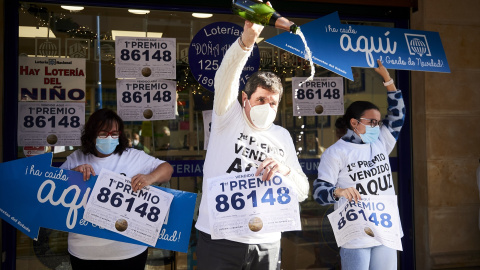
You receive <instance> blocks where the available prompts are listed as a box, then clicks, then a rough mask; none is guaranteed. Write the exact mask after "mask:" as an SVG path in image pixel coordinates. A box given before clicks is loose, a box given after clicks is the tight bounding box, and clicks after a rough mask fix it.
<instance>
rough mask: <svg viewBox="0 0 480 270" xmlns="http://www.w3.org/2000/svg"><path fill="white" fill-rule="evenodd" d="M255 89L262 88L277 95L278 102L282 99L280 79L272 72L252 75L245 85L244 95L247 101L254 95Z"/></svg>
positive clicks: (258, 72)
mask: <svg viewBox="0 0 480 270" xmlns="http://www.w3.org/2000/svg"><path fill="white" fill-rule="evenodd" d="M257 87H261V88H264V89H266V90H268V91H270V92H272V93H278V94H279V95H280V97H279V99H278V101H280V100H281V99H282V95H283V85H282V80H281V79H280V77H278V76H277V75H275V74H274V73H272V72H267V71H257V72H255V73H253V74H252V76H251V77H250V78H249V79H248V81H247V84H246V85H245V93H246V94H247V97H248V99H250V97H251V96H252V94H253V93H255V90H257Z"/></svg>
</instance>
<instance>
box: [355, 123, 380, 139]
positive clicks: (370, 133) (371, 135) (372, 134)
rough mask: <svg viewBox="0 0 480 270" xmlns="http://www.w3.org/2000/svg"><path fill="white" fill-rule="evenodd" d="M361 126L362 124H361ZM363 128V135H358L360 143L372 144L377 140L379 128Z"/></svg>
mask: <svg viewBox="0 0 480 270" xmlns="http://www.w3.org/2000/svg"><path fill="white" fill-rule="evenodd" d="M361 124H362V125H363V123H361ZM364 126H365V134H359V135H360V138H362V141H363V142H364V143H373V142H375V141H376V140H378V137H379V136H380V127H379V126H376V127H373V128H372V127H371V126H367V125H364Z"/></svg>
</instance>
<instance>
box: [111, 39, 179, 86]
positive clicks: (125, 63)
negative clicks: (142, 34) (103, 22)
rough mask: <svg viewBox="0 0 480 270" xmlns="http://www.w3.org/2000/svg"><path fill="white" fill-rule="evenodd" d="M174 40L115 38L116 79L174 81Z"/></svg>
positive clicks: (175, 64)
mask: <svg viewBox="0 0 480 270" xmlns="http://www.w3.org/2000/svg"><path fill="white" fill-rule="evenodd" d="M176 55H177V53H176V40H175V39H174V38H137V37H116V38H115V77H116V78H158V79H173V80H175V79H176V68H177V61H176Z"/></svg>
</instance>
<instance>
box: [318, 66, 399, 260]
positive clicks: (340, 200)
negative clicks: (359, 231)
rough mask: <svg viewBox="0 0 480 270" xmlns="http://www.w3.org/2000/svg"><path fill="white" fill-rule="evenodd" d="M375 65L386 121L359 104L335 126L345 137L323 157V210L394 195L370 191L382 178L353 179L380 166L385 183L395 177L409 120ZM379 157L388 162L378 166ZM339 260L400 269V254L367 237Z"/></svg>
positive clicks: (345, 248) (390, 189) (383, 188)
mask: <svg viewBox="0 0 480 270" xmlns="http://www.w3.org/2000/svg"><path fill="white" fill-rule="evenodd" d="M377 63H378V68H375V71H376V72H377V73H378V74H380V76H382V78H383V81H384V85H385V87H386V88H387V101H388V115H387V116H386V118H385V119H383V120H382V119H381V114H380V110H379V108H378V107H377V106H376V105H375V104H373V103H371V102H368V101H356V102H353V103H352V104H351V105H350V106H349V107H348V108H347V110H346V112H345V115H343V117H341V118H339V120H337V122H336V123H335V127H336V128H339V129H341V128H346V134H345V135H344V136H343V137H342V138H341V139H339V140H338V141H337V142H336V143H334V144H333V145H332V146H330V147H329V148H328V149H327V150H326V151H325V152H324V153H323V154H322V158H321V160H320V163H319V166H318V178H317V180H315V182H314V183H313V189H314V191H313V197H314V199H315V200H316V201H317V202H318V203H320V204H321V205H327V204H333V203H335V209H337V208H338V207H339V206H340V205H343V204H344V203H345V202H346V201H347V200H348V201H355V202H358V200H360V199H361V195H395V189H394V186H393V184H391V185H390V184H386V183H385V184H383V183H382V184H380V187H379V188H378V189H376V190H372V189H370V186H369V184H370V182H371V181H376V180H378V178H379V175H378V174H375V173H371V174H367V173H365V174H362V176H363V177H362V178H361V179H360V178H358V179H356V178H355V177H352V175H353V176H354V175H356V173H358V174H361V173H362V171H365V170H368V171H370V170H375V167H377V166H379V164H380V163H384V164H385V166H384V168H387V169H386V171H384V172H382V175H383V176H384V177H383V179H384V180H385V179H386V178H390V177H391V175H392V173H391V171H390V162H389V159H388V155H389V154H390V152H391V151H392V150H393V148H394V146H395V143H396V141H397V139H398V135H399V133H400V129H401V128H402V125H403V123H404V119H405V105H404V102H403V98H402V92H401V91H399V90H397V89H396V87H395V85H394V84H393V80H392V79H391V78H390V75H389V73H388V71H387V69H386V68H385V67H384V66H383V65H382V63H381V62H380V61H379V60H378V61H377ZM379 156H382V157H386V158H383V159H382V161H378V160H379V158H378V157H379ZM373 161H375V162H373ZM377 161H378V162H377ZM359 162H361V164H367V165H365V166H362V168H360V166H355V164H358V163H359ZM390 180H391V179H390ZM385 181H386V180H385ZM391 182H392V181H390V182H389V183H391ZM340 256H341V262H342V269H343V270H349V269H356V270H357V269H360V270H363V269H365V270H368V269H370V270H372V269H382V270H383V269H386V270H390V269H397V253H396V250H394V249H391V248H389V247H386V246H384V245H382V244H381V243H380V242H378V241H377V240H375V239H374V238H373V237H370V236H368V235H365V237H362V238H359V239H354V240H351V241H349V242H347V243H345V244H344V245H342V246H341V249H340Z"/></svg>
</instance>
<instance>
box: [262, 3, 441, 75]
mask: <svg viewBox="0 0 480 270" xmlns="http://www.w3.org/2000/svg"><path fill="white" fill-rule="evenodd" d="M300 30H301V32H302V33H303V35H304V36H305V40H306V42H307V46H308V47H309V48H310V50H311V52H312V59H313V62H314V63H315V64H318V65H320V66H322V67H324V68H326V69H328V70H330V71H332V72H335V73H337V74H339V75H341V76H343V77H345V78H347V79H350V80H352V81H353V74H352V69H351V68H352V67H364V68H373V67H375V65H376V59H380V60H381V61H382V63H383V65H384V66H385V67H386V68H387V69H402V70H417V71H431V72H450V68H449V66H448V62H447V57H446V56H445V51H444V50H443V46H442V42H441V40H440V35H439V34H438V33H437V32H428V31H419V30H411V29H400V28H388V27H375V26H363V25H348V24H341V23H340V18H339V17H338V13H337V12H335V13H332V14H329V15H327V16H324V17H322V18H320V19H317V20H315V21H312V22H309V23H306V24H304V25H302V26H301V27H300ZM265 41H266V42H268V43H270V44H272V45H274V46H276V47H279V48H280V49H283V50H285V51H288V52H291V53H293V54H295V55H298V56H300V57H303V58H305V45H304V43H303V42H302V40H301V38H300V36H298V35H295V34H292V33H289V32H285V33H282V34H280V35H278V36H274V37H272V38H270V39H267V40H265Z"/></svg>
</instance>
